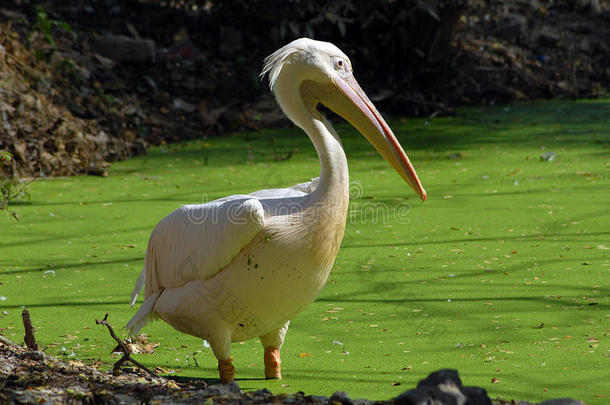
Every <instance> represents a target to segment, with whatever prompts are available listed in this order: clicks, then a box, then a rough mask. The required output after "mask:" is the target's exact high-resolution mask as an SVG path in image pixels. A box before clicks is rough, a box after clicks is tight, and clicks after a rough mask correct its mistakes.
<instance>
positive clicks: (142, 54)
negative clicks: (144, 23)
mask: <svg viewBox="0 0 610 405" xmlns="http://www.w3.org/2000/svg"><path fill="white" fill-rule="evenodd" d="M90 45H91V48H92V49H93V50H94V51H95V52H97V53H99V54H100V55H102V56H104V57H106V58H109V59H112V60H113V61H115V62H155V60H156V57H157V50H156V49H157V48H156V46H155V42H154V41H153V40H151V39H136V38H130V37H126V36H124V35H104V36H94V37H93V38H91V40H90Z"/></svg>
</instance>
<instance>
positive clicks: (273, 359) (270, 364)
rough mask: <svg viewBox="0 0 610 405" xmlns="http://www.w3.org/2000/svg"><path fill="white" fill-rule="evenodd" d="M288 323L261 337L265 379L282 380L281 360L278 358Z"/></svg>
mask: <svg viewBox="0 0 610 405" xmlns="http://www.w3.org/2000/svg"><path fill="white" fill-rule="evenodd" d="M289 324H290V321H288V322H286V323H285V324H284V325H282V326H281V327H280V328H278V329H276V330H274V331H272V332H269V333H267V334H266V335H264V336H261V337H260V339H261V343H262V344H263V347H264V348H265V377H266V378H282V359H281V358H280V349H281V348H282V344H284V338H285V337H286V332H287V331H288V325H289Z"/></svg>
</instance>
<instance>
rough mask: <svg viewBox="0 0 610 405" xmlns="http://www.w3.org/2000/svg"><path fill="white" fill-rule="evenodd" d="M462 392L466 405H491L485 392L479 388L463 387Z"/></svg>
mask: <svg viewBox="0 0 610 405" xmlns="http://www.w3.org/2000/svg"><path fill="white" fill-rule="evenodd" d="M462 392H463V393H464V394H465V395H466V398H467V399H468V400H467V402H466V404H467V405H492V404H491V399H489V396H488V395H487V391H486V390H485V389H483V388H481V387H464V388H462Z"/></svg>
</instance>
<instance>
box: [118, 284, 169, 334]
mask: <svg viewBox="0 0 610 405" xmlns="http://www.w3.org/2000/svg"><path fill="white" fill-rule="evenodd" d="M139 280H140V279H139V278H138V282H139ZM162 292H163V291H162V290H161V291H158V292H156V293H152V294H151V295H150V296H148V298H146V299H145V300H144V302H143V303H142V306H141V307H140V309H138V312H136V314H135V315H134V316H133V318H131V320H130V321H129V322H127V325H125V328H127V331H128V332H129V334H130V335H136V334H137V333H138V332H139V331H140V329H142V328H143V327H144V326H145V325H146V324H147V323H149V322H151V321H153V320H154V319H155V316H154V308H155V303H156V302H157V298H159V295H161V293H162Z"/></svg>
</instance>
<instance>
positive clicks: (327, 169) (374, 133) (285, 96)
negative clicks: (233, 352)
mask: <svg viewBox="0 0 610 405" xmlns="http://www.w3.org/2000/svg"><path fill="white" fill-rule="evenodd" d="M266 74H268V75H269V82H270V87H271V90H272V92H273V93H274V95H275V98H276V100H277V102H278V103H279V105H280V106H281V107H282V110H283V111H284V113H285V114H286V115H287V116H288V118H290V120H292V122H294V123H295V124H296V125H297V126H299V127H300V128H302V129H303V130H304V131H305V132H306V133H307V135H308V136H309V138H310V139H311V141H312V142H313V144H314V146H315V148H316V151H317V152H318V155H319V157H320V166H321V167H320V177H318V178H316V179H314V180H313V181H311V182H309V183H302V184H297V185H296V186H293V187H290V188H286V189H273V190H261V191H256V192H254V193H251V194H247V195H233V196H230V197H225V198H221V199H219V200H215V201H212V202H209V203H206V204H199V205H186V206H184V207H182V208H179V209H177V210H176V211H174V212H172V213H171V214H169V215H168V216H166V217H165V218H163V219H162V220H161V222H159V224H158V225H157V226H156V227H155V229H154V230H153V232H152V235H151V236H150V240H149V242H148V249H147V251H146V260H145V262H144V268H143V269H142V272H141V273H140V276H139V277H138V280H137V282H136V285H135V288H134V290H133V293H132V296H131V305H133V304H134V303H135V300H136V297H137V295H138V293H139V291H140V290H141V288H142V286H143V285H144V284H146V295H145V299H144V302H143V303H142V306H141V307H140V309H139V310H138V312H137V313H136V314H135V316H134V317H133V318H132V319H131V320H130V321H129V323H128V324H127V329H128V330H129V331H130V333H132V334H135V333H137V332H138V331H139V330H140V329H141V328H142V327H143V326H144V325H145V324H146V323H148V322H149V321H151V320H153V319H155V318H157V317H159V318H161V319H163V320H164V321H165V322H167V323H169V324H170V325H171V326H173V327H174V328H175V329H177V330H179V331H180V332H183V333H188V334H190V335H193V336H196V337H199V338H201V339H204V340H207V341H208V342H209V344H210V346H211V347H212V350H213V352H214V355H215V356H216V358H217V359H218V370H219V373H220V380H221V381H222V382H223V383H226V382H230V381H233V378H234V368H233V365H232V363H231V359H230V349H231V342H238V341H244V340H248V339H252V338H255V337H257V336H258V337H260V340H261V343H262V344H263V347H264V350H265V354H264V361H265V376H266V377H267V378H281V360H280V349H281V347H282V344H283V342H284V337H285V335H286V331H287V330H288V324H289V322H290V319H291V318H292V317H293V316H295V315H296V314H298V313H299V312H301V311H302V310H303V309H305V308H306V307H307V306H308V305H309V304H311V303H312V302H313V301H314V300H315V299H316V297H317V296H318V294H319V292H320V290H321V289H322V287H324V284H325V283H326V280H327V278H328V275H329V273H330V270H331V268H332V266H333V262H334V261H335V257H336V255H337V252H338V250H339V246H340V245H341V240H342V239H343V232H344V230H345V222H346V216H347V210H348V200H349V193H348V191H349V190H348V181H349V180H348V171H347V159H346V157H345V153H344V151H343V148H342V146H341V141H340V140H339V137H338V135H337V133H336V132H335V131H334V129H333V128H332V126H331V125H330V123H329V122H328V121H327V120H326V119H325V118H324V116H323V115H322V114H321V113H320V112H319V111H318V109H317V108H316V107H317V105H318V104H320V103H321V104H323V105H325V106H326V107H328V108H330V109H331V110H332V111H334V112H335V113H337V114H339V115H340V116H342V117H343V118H345V119H346V120H347V121H349V122H350V123H351V124H352V125H353V126H354V127H356V128H357V129H358V130H359V131H360V133H362V135H364V136H365V137H366V138H367V139H368V140H369V142H370V143H372V144H373V146H374V147H375V148H376V149H377V150H378V151H379V153H381V155H382V156H383V157H384V158H385V159H386V160H387V161H388V162H389V163H390V164H391V165H392V166H393V167H394V169H396V171H397V172H398V173H399V174H400V176H401V177H402V178H403V179H404V180H405V181H406V182H407V183H408V184H409V185H410V186H411V188H413V190H414V191H415V192H416V193H417V194H418V195H419V197H420V198H421V199H422V200H425V199H426V192H425V191H424V189H423V187H422V185H421V183H420V181H419V179H418V178H417V174H416V173H415V170H414V169H413V166H412V165H411V163H410V162H409V158H408V157H407V155H406V154H405V152H404V150H403V149H402V147H401V146H400V144H399V143H398V140H397V139H396V137H395V136H394V134H393V133H392V130H391V129H390V128H389V126H388V125H387V124H386V122H385V121H384V119H383V118H382V117H381V114H379V112H378V111H377V109H376V108H375V107H374V106H373V104H372V103H371V101H370V100H369V98H368V97H367V96H366V94H364V92H363V91H362V89H361V88H360V86H359V85H358V83H357V82H356V79H354V76H353V74H352V65H351V63H350V60H349V58H348V57H347V56H346V55H345V54H344V53H343V52H341V51H340V50H339V49H338V48H337V47H336V46H334V45H333V44H331V43H328V42H320V41H314V40H311V39H308V38H301V39H297V40H295V41H293V42H291V43H289V44H288V45H286V46H284V47H282V48H281V49H279V50H277V51H276V52H274V53H273V54H271V55H270V56H269V57H267V58H266V59H265V65H264V68H263V72H262V73H261V76H264V75H266Z"/></svg>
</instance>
